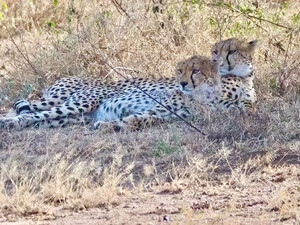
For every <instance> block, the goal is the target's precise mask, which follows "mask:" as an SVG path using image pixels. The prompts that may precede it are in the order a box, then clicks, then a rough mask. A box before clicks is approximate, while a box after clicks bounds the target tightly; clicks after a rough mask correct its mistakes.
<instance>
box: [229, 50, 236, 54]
mask: <svg viewBox="0 0 300 225" xmlns="http://www.w3.org/2000/svg"><path fill="white" fill-rule="evenodd" d="M234 53H236V50H230V51H229V52H228V55H232V54H234Z"/></svg>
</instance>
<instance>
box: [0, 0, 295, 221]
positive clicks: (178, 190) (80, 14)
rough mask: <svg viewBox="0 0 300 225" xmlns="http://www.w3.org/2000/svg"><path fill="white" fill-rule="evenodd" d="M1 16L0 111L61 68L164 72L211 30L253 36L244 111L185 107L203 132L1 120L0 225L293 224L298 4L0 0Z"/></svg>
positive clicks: (198, 48)
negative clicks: (249, 111) (22, 126)
mask: <svg viewBox="0 0 300 225" xmlns="http://www.w3.org/2000/svg"><path fill="white" fill-rule="evenodd" d="M0 13H1V14H0V17H1V19H0V28H1V33H0V38H1V41H0V56H1V61H0V113H1V111H2V112H3V113H4V112H5V111H7V110H8V109H9V107H10V106H11V103H12V102H13V101H15V100H16V99H18V98H22V97H26V98H29V99H35V98H37V97H38V96H40V93H41V92H40V90H42V89H43V88H45V87H46V86H47V85H49V84H51V83H52V82H53V81H55V80H57V79H59V78H60V77H64V76H80V77H84V76H91V77H95V78H99V79H102V80H104V81H110V80H117V79H120V76H119V75H118V74H117V73H116V72H115V70H116V71H118V72H120V73H122V74H123V75H124V76H147V77H159V76H172V74H173V73H174V71H173V70H174V65H175V64H176V62H177V61H178V60H181V59H184V58H187V57H189V56H192V55H195V54H202V55H210V48H211V45H212V44H213V43H214V42H216V41H217V40H219V37H220V35H221V36H222V38H224V39H225V38H229V37H237V38H242V39H247V40H253V39H258V40H259V41H260V46H259V49H258V51H257V52H256V54H255V65H256V68H257V72H256V81H255V82H256V84H255V85H256V89H257V92H258V111H257V113H256V114H254V115H251V116H250V117H249V119H248V120H247V121H244V120H242V119H241V118H240V115H238V114H237V113H236V112H234V111H233V112H213V113H212V112H209V111H208V110H207V109H203V108H198V110H197V115H196V116H195V118H194V119H193V121H192V123H193V124H194V125H195V126H197V127H199V128H201V129H202V130H203V131H204V132H205V133H206V134H208V135H207V136H203V135H201V134H199V133H197V132H195V130H193V129H191V128H190V127H188V126H187V125H185V124H184V123H183V122H180V121H179V122H174V123H171V124H162V125H161V126H158V127H152V128H149V129H146V130H143V131H139V132H121V133H107V132H103V131H89V129H88V127H73V126H72V127H67V128H62V129H52V130H45V129H26V130H24V131H14V132H13V131H9V132H8V131H4V130H0V222H3V223H4V222H5V221H6V222H7V223H8V221H15V220H21V222H19V223H20V224H24V223H25V221H23V220H24V219H39V220H45V219H48V220H49V219H56V220H50V221H47V222H45V224H54V223H57V224H74V221H77V222H78V223H77V224H87V223H90V224H105V223H107V224H121V223H122V222H123V223H124V224H128V223H131V224H134V223H136V224H158V223H160V222H161V223H163V222H167V221H168V219H170V221H169V222H170V223H172V224H204V223H206V224H248V223H249V224H250V223H254V222H255V223H258V224H276V223H287V224H299V223H300V182H299V180H300V153H299V151H300V97H299V96H300V75H299V74H300V69H299V68H300V67H299V66H300V51H299V50H300V35H299V27H300V3H299V2H298V1H297V0H294V1H292V0H291V1H287V2H283V1H267V0H265V1H262V0H261V1H260V0H258V1H244V2H241V1H231V3H229V2H226V1H225V2H221V1H220V2H218V1H201V0H191V1H171V0H145V1H136V0H123V1H118V0H111V1H109V0H107V1H102V0H90V1H79V0H68V1H62V0H54V1H50V0H49V1H48V0H41V1H35V0H19V1H15V0H5V1H0ZM86 210H88V211H86ZM72 212H73V214H72V215H70V214H71V213H72ZM75 212H76V213H75ZM164 216H165V217H164ZM164 220H165V221H164ZM133 221H134V222H133ZM36 223H38V222H36Z"/></svg>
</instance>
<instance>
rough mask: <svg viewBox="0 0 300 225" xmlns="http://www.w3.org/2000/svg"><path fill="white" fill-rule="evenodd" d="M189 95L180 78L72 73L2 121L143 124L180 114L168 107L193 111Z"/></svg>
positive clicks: (17, 124)
mask: <svg viewBox="0 0 300 225" xmlns="http://www.w3.org/2000/svg"><path fill="white" fill-rule="evenodd" d="M188 60H190V59H188ZM194 61H195V63H196V64H207V63H208V64H209V63H210V62H211V60H210V59H209V58H206V57H196V58H195V57H194V58H193V62H194ZM207 69H208V70H209V69H210V67H209V68H207ZM207 72H208V73H211V72H210V71H207ZM199 85H200V83H199ZM150 96H151V97H150ZM184 98H185V95H184V94H183V93H182V92H181V91H180V87H179V84H178V80H177V79H176V78H175V77H173V78H161V79H157V80H151V79H147V78H137V79H130V80H121V81H118V82H115V83H109V84H104V83H102V82H101V81H99V80H94V79H80V78H76V77H68V78H63V79H61V80H58V81H57V82H55V83H54V84H53V85H52V86H51V87H49V88H48V89H47V90H46V91H45V92H44V94H43V97H42V98H41V99H40V100H39V101H36V102H32V103H30V102H28V101H26V100H20V101H17V102H16V103H15V104H14V106H13V107H14V109H15V112H16V114H17V115H15V116H11V117H4V118H0V126H2V127H6V128H16V129H22V128H24V127H29V126H34V125H39V126H44V127H58V126H64V125H66V124H68V123H80V124H82V123H89V122H91V121H96V122H95V123H94V127H95V128H100V127H105V126H111V127H113V128H114V129H115V130H119V129H123V128H129V129H139V128H142V127H145V126H149V125H151V124H155V123H157V122H159V121H166V120H169V119H171V118H176V116H175V115H174V114H173V113H172V112H170V111H169V110H171V111H173V112H176V113H177V114H178V115H180V116H182V117H184V118H186V117H187V116H189V115H190V112H189V109H188V108H187V106H186V104H185V100H184ZM158 102H159V103H161V104H159V103H158Z"/></svg>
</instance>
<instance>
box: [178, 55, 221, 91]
mask: <svg viewBox="0 0 300 225" xmlns="http://www.w3.org/2000/svg"><path fill="white" fill-rule="evenodd" d="M175 74H176V77H177V80H178V82H179V86H180V89H181V91H182V92H183V93H184V94H186V95H192V94H193V93H194V91H195V90H196V89H198V88H199V87H200V86H201V85H203V84H205V83H206V82H207V81H208V80H212V79H214V78H215V77H216V74H217V70H216V66H215V63H214V62H212V61H211V60H210V59H209V58H207V57H204V56H193V57H191V58H188V59H186V60H183V61H180V62H179V63H178V64H177V67H176V72H175Z"/></svg>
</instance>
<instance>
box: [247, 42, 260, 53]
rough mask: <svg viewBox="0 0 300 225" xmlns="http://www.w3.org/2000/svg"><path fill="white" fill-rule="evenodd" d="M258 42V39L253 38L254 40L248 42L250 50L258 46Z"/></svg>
mask: <svg viewBox="0 0 300 225" xmlns="http://www.w3.org/2000/svg"><path fill="white" fill-rule="evenodd" d="M257 43H258V40H253V41H250V42H248V49H249V50H250V51H253V50H254V49H255V48H256V46H257Z"/></svg>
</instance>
